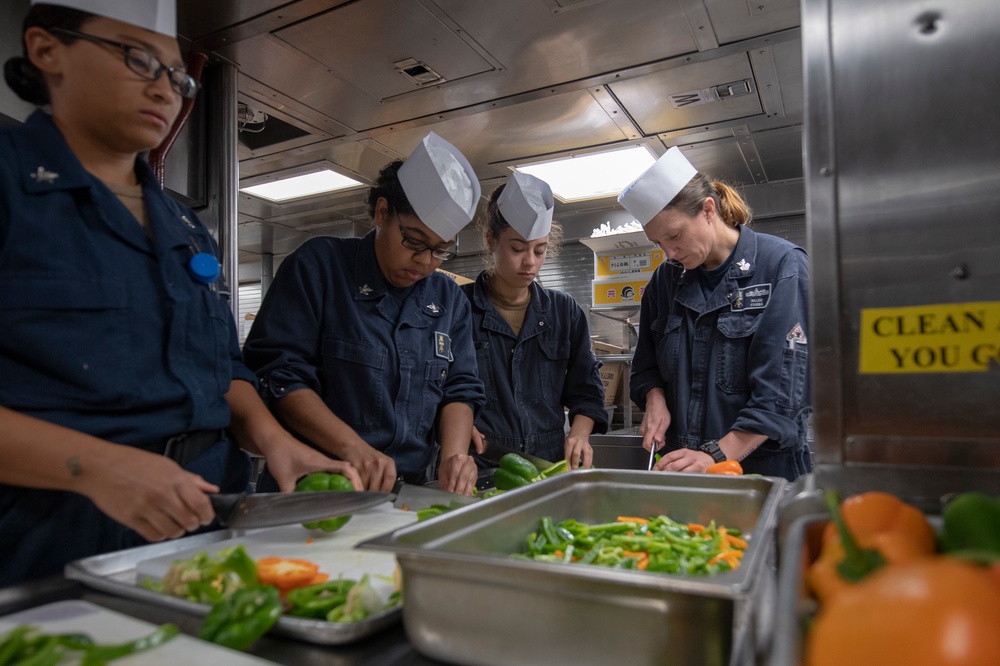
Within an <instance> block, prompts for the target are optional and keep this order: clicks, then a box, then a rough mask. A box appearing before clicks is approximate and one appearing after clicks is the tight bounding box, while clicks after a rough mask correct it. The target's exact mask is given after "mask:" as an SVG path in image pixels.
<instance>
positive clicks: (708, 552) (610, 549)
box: [513, 515, 747, 575]
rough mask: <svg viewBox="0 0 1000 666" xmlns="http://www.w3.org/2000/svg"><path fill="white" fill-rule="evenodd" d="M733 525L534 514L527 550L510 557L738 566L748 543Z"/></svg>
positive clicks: (679, 567)
mask: <svg viewBox="0 0 1000 666" xmlns="http://www.w3.org/2000/svg"><path fill="white" fill-rule="evenodd" d="M699 527H701V526H699ZM739 535H740V532H739V530H737V529H733V528H730V529H726V528H724V527H717V526H716V525H715V522H714V521H712V522H710V523H709V524H708V526H705V527H702V529H701V530H699V531H697V532H695V531H694V530H691V529H689V527H688V526H687V525H685V524H683V523H678V522H675V521H673V520H671V519H670V518H668V517H667V516H664V515H660V516H654V517H651V518H648V519H646V518H636V517H632V516H619V518H618V520H616V521H615V522H613V523H600V524H596V525H587V524H584V523H581V522H578V521H576V520H573V519H569V520H564V521H562V522H561V523H559V524H555V523H554V522H553V520H552V517H551V516H543V517H542V518H541V519H540V520H539V525H538V531H537V532H533V533H532V534H530V535H528V538H527V552H526V553H517V554H515V555H513V557H517V558H524V559H530V560H535V561H539V562H558V563H565V564H571V563H572V564H594V565H599V566H606V567H612V568H616V569H638V570H643V571H656V572H662V573H681V574H695V575H703V574H716V573H722V572H725V571H731V570H734V569H737V568H738V567H739V566H740V559H741V558H742V557H743V551H744V550H745V549H746V547H747V543H746V541H745V540H744V539H742V538H740V536H739Z"/></svg>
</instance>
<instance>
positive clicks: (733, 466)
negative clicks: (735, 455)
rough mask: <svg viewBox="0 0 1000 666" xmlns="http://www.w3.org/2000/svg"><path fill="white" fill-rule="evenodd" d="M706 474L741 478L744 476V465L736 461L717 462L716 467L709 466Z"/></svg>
mask: <svg viewBox="0 0 1000 666" xmlns="http://www.w3.org/2000/svg"><path fill="white" fill-rule="evenodd" d="M705 473H706V474H725V475H727V476H741V475H742V474H743V465H741V464H740V463H739V461H736V460H723V461H722V462H717V463H715V464H714V465H709V467H708V469H706V470H705Z"/></svg>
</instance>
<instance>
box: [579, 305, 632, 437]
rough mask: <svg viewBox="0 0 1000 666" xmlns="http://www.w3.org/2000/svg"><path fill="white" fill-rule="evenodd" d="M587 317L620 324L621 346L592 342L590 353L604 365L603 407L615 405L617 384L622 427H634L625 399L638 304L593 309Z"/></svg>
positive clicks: (597, 306)
mask: <svg viewBox="0 0 1000 666" xmlns="http://www.w3.org/2000/svg"><path fill="white" fill-rule="evenodd" d="M590 312H591V314H594V315H597V316H601V317H605V318H608V319H612V320H614V321H618V322H621V323H622V344H621V345H612V344H610V343H607V342H601V341H597V340H595V341H594V343H593V346H594V353H595V354H596V355H597V358H598V360H600V361H601V362H602V363H604V366H603V367H602V368H601V379H602V380H603V381H604V390H605V394H606V396H607V398H606V400H605V406H611V405H615V404H616V401H615V398H616V396H617V390H618V385H619V384H621V387H622V388H621V395H622V426H623V427H624V428H631V427H632V426H633V425H634V424H633V422H632V419H633V405H632V400H631V398H630V396H629V385H628V377H629V374H630V372H631V368H632V355H633V350H634V348H635V343H636V341H637V340H638V331H637V329H636V328H635V327H637V326H638V324H639V317H638V314H639V304H638V303H630V304H627V305H626V304H616V305H594V306H591V308H590Z"/></svg>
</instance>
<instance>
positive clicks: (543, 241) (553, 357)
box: [462, 172, 608, 468]
mask: <svg viewBox="0 0 1000 666" xmlns="http://www.w3.org/2000/svg"><path fill="white" fill-rule="evenodd" d="M554 205H555V200H554V199H553V197H552V190H551V189H550V188H549V186H548V184H547V183H546V182H545V181H543V180H541V179H539V178H536V177H534V176H531V175H528V174H524V173H520V172H515V173H514V174H513V175H512V176H511V177H510V179H509V180H508V181H507V182H506V183H505V184H503V185H501V186H499V187H498V188H497V189H495V190H494V191H493V194H492V195H491V196H490V200H489V206H488V207H487V214H486V221H485V224H484V225H483V238H484V240H485V244H486V259H487V264H488V267H487V269H486V270H484V271H483V272H482V273H480V274H479V276H478V277H477V278H476V281H475V283H473V284H466V285H462V290H463V291H465V294H466V295H467V296H468V297H469V300H470V301H471V302H472V323H473V326H472V335H473V339H474V341H475V345H476V360H477V361H478V363H479V376H480V378H482V379H483V381H484V383H485V385H486V407H485V408H484V409H483V412H482V414H480V415H479V418H478V419H477V420H476V429H475V430H474V431H473V442H474V443H475V445H476V449H477V451H478V452H480V453H482V452H483V451H484V450H485V444H484V441H483V440H484V439H485V440H486V442H494V443H496V444H500V445H503V446H507V447H511V448H514V449H517V450H520V451H524V452H526V453H530V454H533V455H536V456H539V457H541V458H545V459H546V460H552V461H557V460H560V459H563V458H565V459H566V460H567V461H568V462H569V465H570V467H571V468H576V467H578V466H580V465H583V466H584V467H589V466H590V464H591V461H592V459H593V449H591V447H590V441H589V440H590V435H591V433H593V432H598V433H604V432H607V431H608V413H607V410H605V408H604V386H603V384H602V383H601V376H600V372H599V367H600V366H599V364H598V362H597V359H596V358H595V356H594V353H593V351H591V342H590V327H589V326H588V324H587V316H586V314H585V313H584V311H583V309H582V308H581V307H580V305H579V304H578V303H577V302H576V301H575V300H573V297H572V296H570V295H569V294H565V293H563V292H560V291H555V290H552V289H544V288H542V287H541V286H540V285H539V284H538V283H537V282H536V278H537V277H538V274H539V271H541V269H542V264H544V263H545V258H546V257H547V256H548V255H549V254H552V253H554V252H555V251H557V249H558V243H559V239H560V237H561V229H560V227H559V225H558V223H555V222H553V221H552V212H553V208H554ZM566 407H568V408H569V419H570V431H569V434H568V435H567V434H566V432H565V418H566V416H565V412H564V408H566Z"/></svg>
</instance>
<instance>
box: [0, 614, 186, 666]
mask: <svg viewBox="0 0 1000 666" xmlns="http://www.w3.org/2000/svg"><path fill="white" fill-rule="evenodd" d="M179 633H180V630H179V629H178V628H177V627H176V626H175V625H173V624H165V625H163V626H161V627H158V628H157V629H156V630H155V631H154V632H153V633H151V634H148V635H146V636H143V637H141V638H138V639H136V640H134V641H129V642H127V643H119V644H115V645H99V644H97V643H94V641H93V639H91V638H90V636H88V635H87V634H45V633H42V632H41V631H39V630H38V628H37V627H33V626H31V625H27V624H22V625H19V626H17V627H14V628H13V629H12V630H10V631H9V632H7V633H6V634H4V635H3V636H0V666H52V665H53V664H57V663H59V662H60V661H61V660H62V659H63V658H74V659H79V660H80V663H81V665H82V666H101V665H102V664H106V663H108V662H109V661H113V660H115V659H120V658H122V657H127V656H129V655H133V654H138V653H140V652H145V651H146V650H151V649H153V648H155V647H158V646H160V645H163V644H164V643H166V642H167V641H169V640H170V639H172V638H173V637H174V636H176V635H177V634H179Z"/></svg>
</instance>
